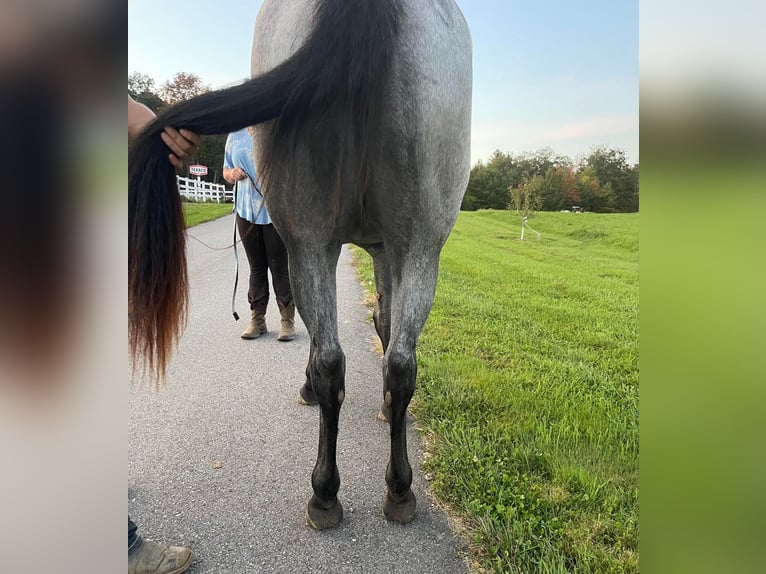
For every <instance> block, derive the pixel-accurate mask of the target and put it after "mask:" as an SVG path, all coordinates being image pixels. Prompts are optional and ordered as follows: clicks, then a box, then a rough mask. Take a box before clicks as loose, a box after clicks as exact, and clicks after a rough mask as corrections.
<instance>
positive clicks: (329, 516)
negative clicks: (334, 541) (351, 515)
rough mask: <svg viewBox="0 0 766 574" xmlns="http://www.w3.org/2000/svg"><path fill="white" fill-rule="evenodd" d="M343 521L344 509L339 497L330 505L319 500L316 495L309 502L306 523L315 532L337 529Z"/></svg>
mask: <svg viewBox="0 0 766 574" xmlns="http://www.w3.org/2000/svg"><path fill="white" fill-rule="evenodd" d="M342 519H343V507H342V506H341V504H340V501H339V500H338V498H337V497H336V498H334V499H333V500H332V502H330V503H329V504H328V503H325V502H322V501H321V500H319V499H318V498H317V497H316V495H313V496H312V497H311V500H309V505H308V508H307V509H306V523H307V524H308V525H309V526H311V528H313V529H314V530H325V529H327V528H335V527H336V526H338V524H340V521H341V520H342Z"/></svg>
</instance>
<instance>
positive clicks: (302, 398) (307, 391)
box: [298, 381, 319, 406]
mask: <svg viewBox="0 0 766 574" xmlns="http://www.w3.org/2000/svg"><path fill="white" fill-rule="evenodd" d="M298 402H299V403H300V404H302V405H309V406H310V405H316V404H318V403H319V401H318V400H317V396H316V393H314V389H312V388H311V383H309V382H308V381H306V382H305V383H304V384H303V386H302V387H301V390H300V392H299V393H298Z"/></svg>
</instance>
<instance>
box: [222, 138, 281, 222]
mask: <svg viewBox="0 0 766 574" xmlns="http://www.w3.org/2000/svg"><path fill="white" fill-rule="evenodd" d="M223 167H225V168H227V169H234V168H235V167H239V168H242V169H243V170H245V173H247V177H246V178H245V179H241V180H239V181H238V182H237V183H236V184H235V187H236V191H237V200H236V201H237V214H238V215H239V216H240V217H241V218H243V219H247V220H248V221H249V222H251V223H256V224H259V225H268V224H269V223H271V218H270V217H269V212H268V211H266V206H265V205H264V204H263V195H261V186H260V185H259V184H258V175H257V174H256V173H255V158H254V157H253V136H251V135H250V132H249V131H248V129H247V128H245V129H242V130H239V131H238V132H233V133H230V134H229V137H227V138H226V152H225V154H224V158H223Z"/></svg>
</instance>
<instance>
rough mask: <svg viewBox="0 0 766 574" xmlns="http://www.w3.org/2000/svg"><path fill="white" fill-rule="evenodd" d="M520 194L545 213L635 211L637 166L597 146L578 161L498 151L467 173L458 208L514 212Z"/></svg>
mask: <svg viewBox="0 0 766 574" xmlns="http://www.w3.org/2000/svg"><path fill="white" fill-rule="evenodd" d="M522 196H523V197H525V198H526V201H527V202H528V204H529V205H533V206H534V207H535V208H537V209H542V210H543V211H560V210H562V209H571V208H572V207H574V206H579V207H580V208H582V209H583V210H585V211H595V212H600V213H614V212H632V211H638V164H635V165H630V164H629V163H628V161H627V159H626V157H625V152H624V151H623V150H622V149H619V148H609V147H598V148H595V149H593V150H592V151H591V152H590V154H589V155H588V156H586V157H583V158H582V159H581V160H579V161H578V162H577V163H574V162H572V160H570V159H569V158H568V157H566V156H562V155H556V154H554V152H553V151H552V150H551V149H550V148H544V149H541V150H538V151H536V152H534V153H526V154H519V155H513V154H511V153H503V152H501V151H499V150H498V151H495V153H494V154H492V157H490V159H489V160H488V161H487V162H486V163H484V162H482V161H479V162H477V163H476V165H474V167H473V169H471V177H470V179H469V181H468V189H467V190H466V194H465V197H464V198H463V204H462V206H461V209H463V210H465V211H474V210H476V209H508V208H509V207H513V208H518V204H519V202H520V198H521V197H522Z"/></svg>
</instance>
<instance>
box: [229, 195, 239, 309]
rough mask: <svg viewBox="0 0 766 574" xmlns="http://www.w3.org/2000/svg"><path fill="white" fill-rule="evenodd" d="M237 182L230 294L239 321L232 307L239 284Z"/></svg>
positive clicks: (232, 303)
mask: <svg viewBox="0 0 766 574" xmlns="http://www.w3.org/2000/svg"><path fill="white" fill-rule="evenodd" d="M237 183H239V182H236V181H235V182H234V207H233V209H232V211H233V212H234V238H233V243H234V291H233V292H232V294H231V314H232V315H233V316H234V320H235V321H239V315H238V314H237V311H236V309H235V308H234V301H235V300H236V299H237V285H238V284H239V255H237V187H238V186H237Z"/></svg>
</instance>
